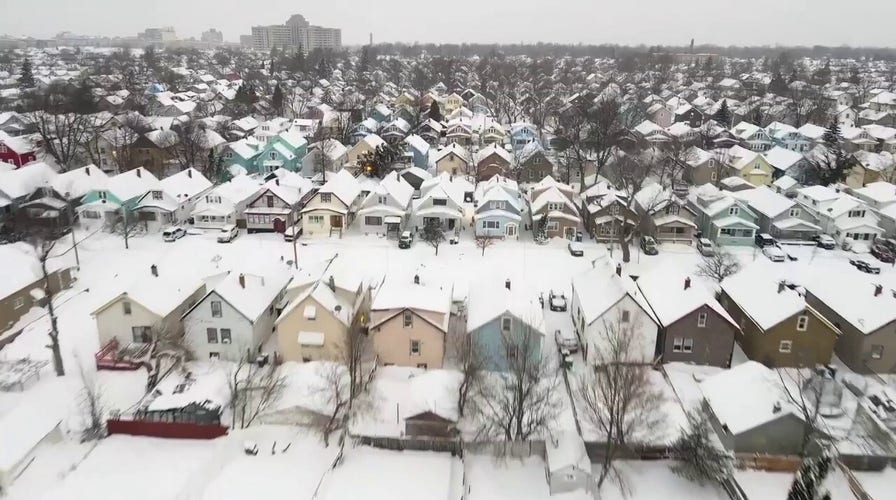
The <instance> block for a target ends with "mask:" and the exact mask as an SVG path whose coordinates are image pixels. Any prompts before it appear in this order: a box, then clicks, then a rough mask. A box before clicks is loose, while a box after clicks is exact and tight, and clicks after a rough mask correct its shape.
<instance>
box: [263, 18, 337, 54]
mask: <svg viewBox="0 0 896 500" xmlns="http://www.w3.org/2000/svg"><path fill="white" fill-rule="evenodd" d="M341 46H342V30H340V29H339V28H324V27H321V26H313V25H311V24H310V23H309V22H308V21H307V20H305V17H304V16H302V15H301V14H295V15H293V16H292V17H290V18H289V19H288V20H287V21H286V23H284V24H282V25H277V24H275V25H271V26H253V27H252V48H254V49H256V50H270V49H271V48H272V47H279V48H283V47H289V48H299V47H301V48H302V50H303V51H304V52H306V53H307V52H310V51H312V50H314V49H337V48H339V47H341Z"/></svg>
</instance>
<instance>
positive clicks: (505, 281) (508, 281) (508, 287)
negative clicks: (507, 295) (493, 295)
mask: <svg viewBox="0 0 896 500" xmlns="http://www.w3.org/2000/svg"><path fill="white" fill-rule="evenodd" d="M504 288H506V289H508V290H510V278H507V279H506V280H504Z"/></svg>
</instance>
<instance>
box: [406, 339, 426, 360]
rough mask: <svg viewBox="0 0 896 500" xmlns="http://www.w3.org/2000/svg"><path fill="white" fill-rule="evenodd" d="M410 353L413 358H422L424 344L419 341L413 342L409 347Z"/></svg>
mask: <svg viewBox="0 0 896 500" xmlns="http://www.w3.org/2000/svg"><path fill="white" fill-rule="evenodd" d="M408 352H410V354H411V356H420V355H422V354H423V342H421V341H419V340H411V345H410V346H408Z"/></svg>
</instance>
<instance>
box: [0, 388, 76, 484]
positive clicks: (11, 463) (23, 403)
mask: <svg viewBox="0 0 896 500" xmlns="http://www.w3.org/2000/svg"><path fill="white" fill-rule="evenodd" d="M60 386H61V385H60V384H56V383H53V384H50V383H41V384H38V385H37V386H36V387H34V388H31V389H29V390H28V391H26V392H25V393H24V394H23V398H21V399H19V400H18V401H17V404H15V405H14V406H13V407H12V409H11V410H10V411H8V412H5V413H2V414H0V443H3V446H0V472H2V473H3V474H4V475H5V474H8V473H14V472H16V471H18V470H20V469H19V466H20V465H21V464H22V462H23V461H24V460H25V459H27V458H28V457H29V456H31V454H32V451H33V450H34V448H35V447H36V446H37V445H38V444H39V443H40V442H41V441H43V440H44V438H46V437H47V435H48V434H50V433H51V432H52V431H53V430H54V429H55V428H56V427H57V426H58V425H59V424H60V422H62V421H63V420H64V419H65V418H66V415H67V413H66V409H65V405H64V404H62V403H61V402H62V401H64V400H65V399H66V398H64V397H62V394H61V391H59V390H58V389H59V387H60Z"/></svg>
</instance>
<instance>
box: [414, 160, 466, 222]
mask: <svg viewBox="0 0 896 500" xmlns="http://www.w3.org/2000/svg"><path fill="white" fill-rule="evenodd" d="M463 202H464V193H463V192H462V191H460V190H459V189H458V186H457V185H455V184H454V183H453V182H452V178H451V176H450V175H449V174H447V173H442V174H441V175H439V176H438V177H433V178H432V179H429V180H427V181H424V182H423V183H422V184H421V185H420V197H419V198H417V199H415V200H414V201H413V202H412V203H411V206H412V207H413V208H412V215H411V219H410V225H409V227H413V230H414V232H418V231H422V230H423V228H424V227H425V226H426V224H428V223H430V221H438V222H439V224H440V225H441V226H442V229H443V230H446V231H459V230H460V229H461V224H462V223H463V218H464V213H465V211H464V207H463Z"/></svg>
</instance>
